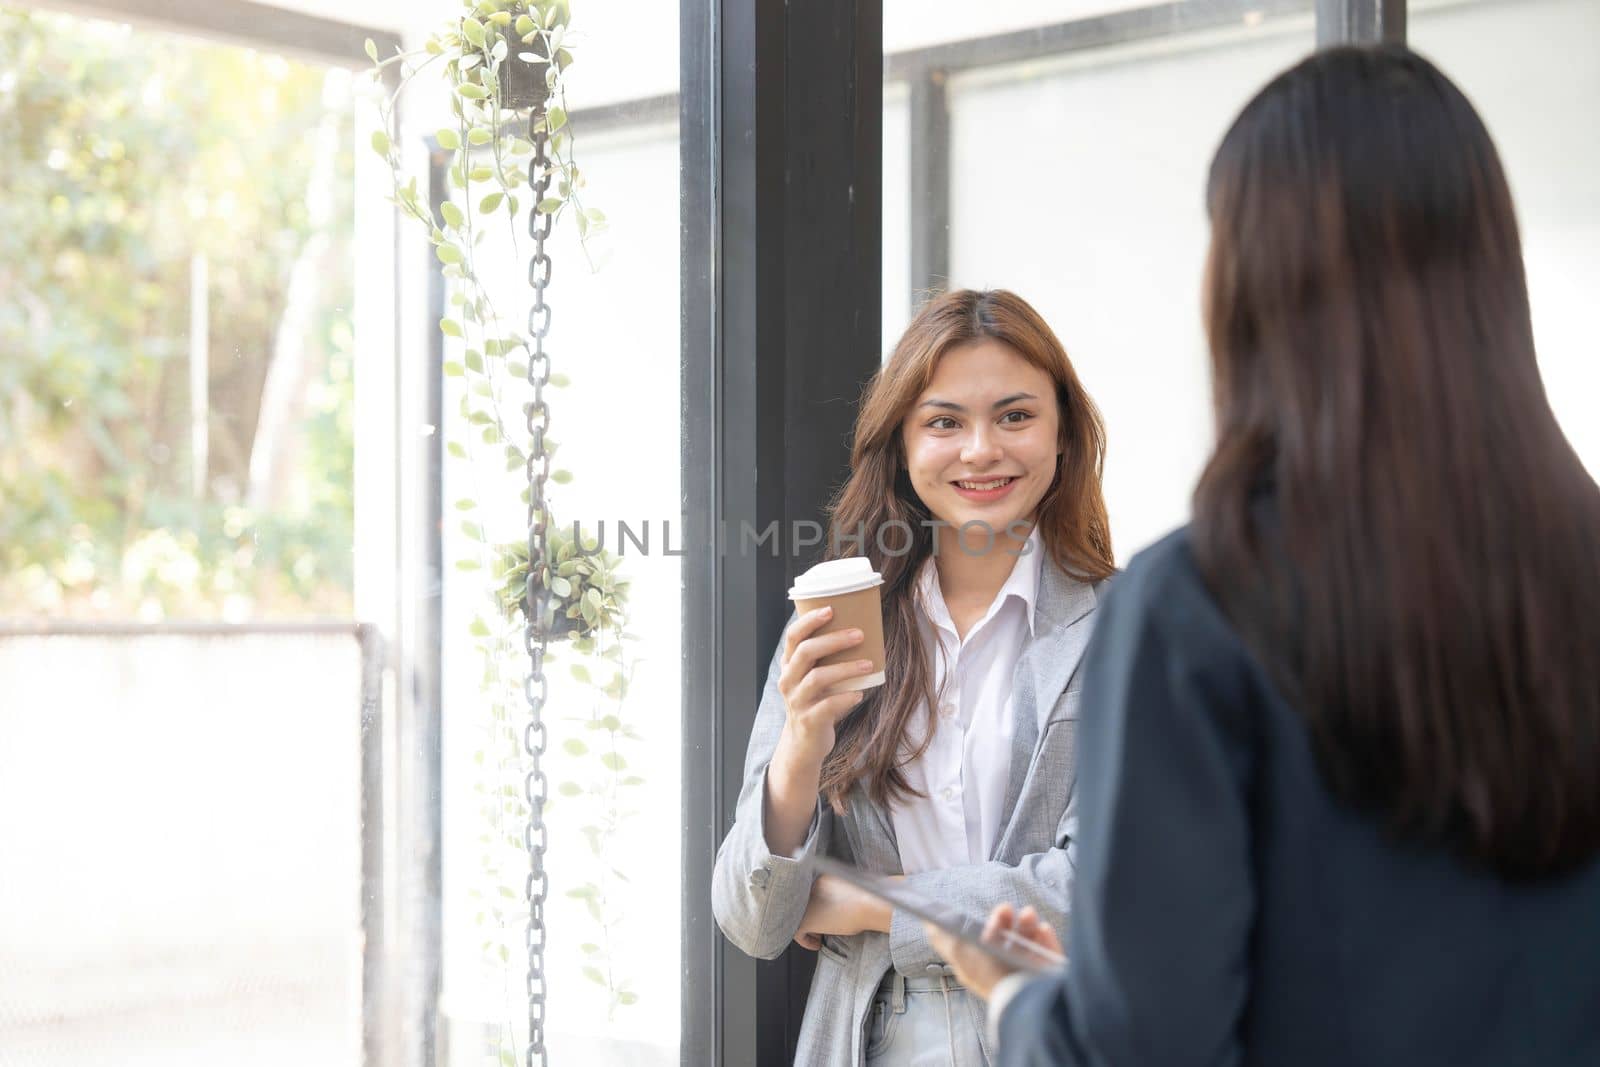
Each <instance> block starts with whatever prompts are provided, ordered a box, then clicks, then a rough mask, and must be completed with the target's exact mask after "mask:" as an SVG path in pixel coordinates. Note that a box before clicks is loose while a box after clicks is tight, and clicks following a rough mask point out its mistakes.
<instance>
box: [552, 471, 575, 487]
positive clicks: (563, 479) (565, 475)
mask: <svg viewBox="0 0 1600 1067" xmlns="http://www.w3.org/2000/svg"><path fill="white" fill-rule="evenodd" d="M550 480H551V481H552V482H555V483H556V484H557V485H566V484H567V483H568V482H570V481H572V472H571V471H567V470H556V471H551V472H550Z"/></svg>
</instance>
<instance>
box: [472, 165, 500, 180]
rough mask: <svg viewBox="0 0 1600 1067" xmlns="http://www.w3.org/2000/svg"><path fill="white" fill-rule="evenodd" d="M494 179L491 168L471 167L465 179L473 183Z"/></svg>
mask: <svg viewBox="0 0 1600 1067" xmlns="http://www.w3.org/2000/svg"><path fill="white" fill-rule="evenodd" d="M493 177H494V168H493V167H473V168H472V169H471V170H469V171H467V178H468V179H469V180H471V181H475V182H486V181H488V180H489V179H490V178H493Z"/></svg>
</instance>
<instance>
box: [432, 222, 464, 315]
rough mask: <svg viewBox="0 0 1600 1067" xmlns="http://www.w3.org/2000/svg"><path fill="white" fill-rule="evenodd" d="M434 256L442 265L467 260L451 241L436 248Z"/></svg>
mask: <svg viewBox="0 0 1600 1067" xmlns="http://www.w3.org/2000/svg"><path fill="white" fill-rule="evenodd" d="M433 254H434V255H436V256H438V257H439V262H440V263H460V262H462V261H463V260H465V259H466V258H467V257H466V255H465V254H463V253H462V251H461V249H460V248H459V247H457V246H456V245H453V244H451V243H450V242H449V241H446V242H445V243H444V244H442V245H440V246H439V247H437V248H435V249H434V250H433ZM455 336H457V337H459V336H461V335H460V334H456V335H455Z"/></svg>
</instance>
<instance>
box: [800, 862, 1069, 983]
mask: <svg viewBox="0 0 1600 1067" xmlns="http://www.w3.org/2000/svg"><path fill="white" fill-rule="evenodd" d="M812 862H813V863H815V864H816V868H817V870H818V871H820V872H821V873H823V874H831V875H833V876H834V877H836V878H843V879H844V880H845V881H847V882H849V883H850V884H851V885H854V886H859V887H860V888H862V889H865V890H866V891H867V892H869V893H871V894H872V895H873V896H875V897H879V898H881V899H883V900H886V901H888V902H889V903H890V904H893V905H894V906H895V907H896V908H898V909H899V910H901V911H903V912H905V913H907V914H908V915H914V916H916V917H917V918H919V919H922V920H923V921H925V922H930V923H932V924H933V925H935V926H937V927H938V928H939V929H941V930H943V931H945V932H946V933H948V934H951V935H952V936H954V937H956V938H958V939H960V940H961V941H963V942H965V943H966V944H969V945H972V946H973V947H975V948H978V949H981V950H982V951H983V952H985V953H987V954H989V955H990V956H993V957H994V958H995V959H997V960H999V961H1000V962H1001V963H1003V964H1005V965H1006V966H1007V967H1009V968H1011V969H1012V970H1014V971H1024V972H1027V973H1030V974H1039V973H1043V972H1045V971H1053V970H1056V969H1058V968H1060V967H1063V966H1065V965H1066V962H1067V961H1066V959H1065V958H1064V957H1063V956H1061V955H1059V954H1058V953H1055V952H1052V951H1050V950H1049V949H1047V948H1045V947H1044V946H1043V945H1036V944H1034V943H1033V942H1032V941H1029V940H1028V939H1027V938H1025V937H1019V936H1017V935H1016V934H1013V933H1011V932H1010V931H1007V932H1006V934H1005V941H1004V942H1003V943H1001V944H994V945H991V944H990V943H989V942H987V941H985V940H983V927H984V921H985V920H984V919H980V918H977V917H975V916H972V915H968V914H967V913H966V912H964V911H961V910H959V909H957V908H953V907H951V906H950V905H948V904H945V903H943V902H941V901H938V900H935V899H933V898H932V897H929V896H926V895H924V894H922V893H919V892H917V891H916V890H915V889H912V888H911V887H910V886H909V885H907V884H906V883H905V882H904V881H898V880H896V879H893V878H890V877H887V876H886V875H881V874H872V873H870V872H867V871H863V870H862V869H861V868H859V867H852V866H850V865H849V864H848V863H841V862H839V861H838V860H836V859H833V858H832V857H831V856H817V857H816V858H815V859H814V860H813V861H812Z"/></svg>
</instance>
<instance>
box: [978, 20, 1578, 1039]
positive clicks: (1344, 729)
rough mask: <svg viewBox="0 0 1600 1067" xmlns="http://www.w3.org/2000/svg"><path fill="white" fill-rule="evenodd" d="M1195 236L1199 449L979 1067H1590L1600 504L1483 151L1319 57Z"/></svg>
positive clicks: (1251, 136)
mask: <svg viewBox="0 0 1600 1067" xmlns="http://www.w3.org/2000/svg"><path fill="white" fill-rule="evenodd" d="M1208 206H1209V209H1210V215H1211V225H1212V232H1211V254H1210V259H1209V261H1208V264H1207V271H1206V280H1205V300H1204V305H1205V317H1206V327H1207V334H1208V337H1209V342H1210V348H1211V356H1212V367H1213V378H1214V383H1215V402H1216V418H1217V442H1216V448H1215V451H1214V453H1213V455H1212V457H1211V460H1210V463H1209V464H1208V466H1207V467H1206V470H1205V473H1204V475H1203V476H1202V478H1201V480H1200V484H1199V487H1198V488H1197V489H1196V491H1195V497H1194V519H1193V522H1192V524H1191V525H1190V526H1189V527H1188V528H1186V529H1184V530H1180V531H1179V532H1178V533H1176V534H1174V535H1173V536H1172V537H1170V538H1168V539H1167V540H1165V541H1163V542H1162V543H1160V544H1158V545H1157V546H1155V547H1154V548H1151V549H1149V550H1148V551H1146V552H1143V553H1141V554H1140V555H1139V556H1137V557H1136V558H1135V559H1134V560H1133V562H1132V563H1130V564H1129V567H1128V570H1127V572H1126V573H1125V574H1124V575H1122V576H1121V577H1119V579H1118V582H1117V588H1116V590H1115V592H1114V593H1112V594H1111V595H1110V596H1109V597H1108V598H1107V600H1106V603H1105V605H1104V607H1103V609H1102V611H1101V620H1100V624H1099V627H1098V632H1097V634H1096V638H1095V641H1094V644H1093V645H1092V646H1091V648H1090V649H1089V651H1088V653H1087V655H1086V658H1085V663H1084V675H1085V678H1084V700H1085V706H1086V707H1087V708H1089V709H1091V712H1090V713H1089V714H1086V716H1085V719H1084V724H1085V725H1084V729H1083V733H1082V739H1083V768H1084V770H1083V774H1082V776H1081V777H1080V790H1079V792H1080V796H1081V800H1080V804H1081V814H1082V820H1083V827H1084V831H1083V838H1082V841H1081V845H1080V851H1079V857H1080V863H1079V872H1078V880H1077V883H1076V892H1075V894H1074V897H1073V916H1072V927H1071V930H1070V931H1069V935H1068V956H1069V958H1070V960H1071V964H1070V966H1069V967H1068V969H1067V971H1066V972H1065V974H1064V975H1062V976H1061V977H1060V978H1059V979H1055V978H1051V979H1044V980H1041V981H1037V982H1032V983H1027V984H1023V983H1022V982H1021V980H1020V979H1018V978H1006V979H1004V982H1005V985H1004V987H1002V988H1000V989H998V990H997V991H995V995H994V996H993V997H992V1005H991V1011H992V1012H994V1014H996V1015H998V1017H999V1022H1000V1046H1001V1056H1000V1062H1001V1063H1003V1064H1029V1065H1042V1064H1091V1063H1092V1064H1097V1065H1110V1067H1117V1065H1133V1064H1161V1065H1163V1067H1178V1065H1183V1064H1220V1063H1230V1064H1239V1063H1244V1064H1274V1065H1276V1064H1294V1065H1296V1067H1323V1065H1327V1067H1333V1065H1339V1067H1346V1065H1349V1064H1363V1065H1369V1067H1384V1065H1395V1067H1422V1065H1430V1064H1438V1065H1449V1067H1472V1065H1478V1064H1481V1065H1484V1067H1490V1065H1494V1067H1500V1065H1504V1064H1538V1065H1540V1067H1577V1065H1579V1064H1584V1065H1592V1064H1596V1063H1600V673H1597V671H1596V655H1597V651H1600V488H1597V487H1596V485H1595V483H1594V481H1593V480H1592V479H1591V478H1590V476H1589V475H1588V473H1587V472H1586V471H1585V470H1584V468H1583V465H1582V464H1581V463H1580V462H1579V459H1578V457H1577V455H1575V454H1574V452H1573V450H1572V448H1571V447H1570V446H1569V445H1568V443H1567V440H1566V438H1565V437H1564V436H1563V434H1562V432H1561V429H1560V427H1559V426H1558V425H1557V424H1556V420H1555V417H1554V415H1553V414H1552V412H1551V409H1550V405H1549V403H1548V401H1547V398H1546V396H1545V392H1544V388H1543V385H1542V383H1541V381H1540V377H1539V369H1538V364H1537V362H1536V360H1535V356H1534V344H1533V330H1532V327H1531V323H1530V316H1529V308H1528V291H1527V284H1526V280H1525V278H1524V273H1523V263H1522V251H1521V245H1520V241H1519V239H1518V234H1517V222H1516V216H1515V212H1514V210H1513V208H1512V202H1511V194H1510V191H1509V189H1508V187H1507V183H1506V178H1505V174H1504V172H1503V170H1502V168H1501V165H1500V160H1499V157H1498V155H1497V153H1496V152H1495V149H1494V145H1493V143H1492V142H1491V141H1490V139H1489V136H1488V133H1487V132H1486V131H1485V129H1484V127H1483V123H1482V122H1481V121H1480V120H1479V118H1478V116H1477V114H1476V113H1475V112H1474V111H1473V109H1472V106H1471V105H1470V104H1469V103H1468V102H1467V100H1466V98H1465V97H1464V96H1463V95H1462V94H1461V92H1460V91H1459V90H1458V89H1457V88H1456V87H1455V86H1454V85H1453V84H1451V83H1450V81H1449V80H1448V79H1447V78H1446V77H1445V76H1444V75H1443V74H1441V73H1440V72H1439V71H1438V70H1437V69H1435V68H1434V67H1433V66H1432V65H1431V64H1430V63H1428V62H1427V61H1426V60H1424V59H1422V58H1421V57H1419V56H1417V55H1415V54H1413V53H1410V52H1408V51H1406V50H1405V49H1403V48H1372V49H1354V48H1351V49H1334V50H1330V51H1327V52H1323V53H1319V54H1318V55H1315V56H1313V57H1312V58H1310V59H1307V60H1306V61H1304V62H1303V63H1301V64H1299V65H1298V66H1296V67H1294V68H1293V69H1291V70H1289V71H1287V72H1285V73H1284V74H1282V75H1280V76H1279V77H1278V78H1276V79H1275V80H1274V81H1272V82H1271V83H1270V84H1269V85H1268V86H1267V87H1266V88H1265V89H1263V90H1262V91H1261V93H1260V94H1259V95H1258V96H1257V97H1256V98H1255V99H1254V100H1253V101H1252V102H1251V103H1250V104H1249V105H1248V106H1247V107H1246V108H1245V109H1244V112H1243V113H1242V114H1241V115H1240V116H1239V118H1238V120H1237V121H1236V122H1235V123H1234V125H1233V127H1232V129H1231V130H1230V131H1229V132H1228V134H1227V136H1226V138H1225V139H1224V140H1223V143H1222V146H1221V148H1220V149H1219V150H1218V152H1217V155H1216V159H1215V161H1214V163H1213V164H1212V168H1211V180H1210V189H1209V193H1208ZM1017 922H1018V920H1017V919H1016V918H1015V917H1014V916H1013V915H1012V914H1010V912H1009V910H1007V911H1002V912H1001V913H1000V914H998V915H995V916H993V917H992V918H991V924H992V925H993V926H994V927H996V928H997V929H998V928H1002V927H1007V926H1014V925H1017ZM1031 922H1032V921H1031V917H1026V916H1025V917H1023V919H1022V921H1021V924H1022V925H1023V926H1024V928H1025V932H1026V928H1027V927H1029V926H1031ZM1037 936H1038V939H1039V940H1040V941H1041V942H1043V943H1046V944H1053V943H1054V941H1053V939H1052V938H1051V937H1049V936H1048V935H1045V934H1040V935H1037ZM951 952H952V958H953V959H955V960H957V962H958V963H959V965H960V970H961V971H962V972H963V973H964V974H966V975H967V978H968V981H969V983H970V984H971V985H972V986H973V987H974V988H976V989H978V990H980V991H982V992H988V991H989V990H990V988H991V985H992V983H994V981H995V976H994V974H993V971H992V969H989V968H987V967H985V966H984V964H983V963H982V961H981V959H977V960H975V959H973V958H971V957H970V956H969V955H968V954H967V953H965V952H963V951H962V950H960V949H958V948H955V947H952V948H951ZM1013 994H1014V995H1013ZM1007 1000H1009V1005H1005V1002H1006V1001H1007Z"/></svg>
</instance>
